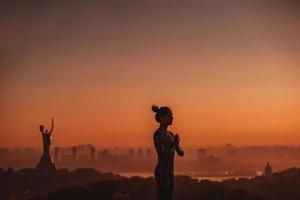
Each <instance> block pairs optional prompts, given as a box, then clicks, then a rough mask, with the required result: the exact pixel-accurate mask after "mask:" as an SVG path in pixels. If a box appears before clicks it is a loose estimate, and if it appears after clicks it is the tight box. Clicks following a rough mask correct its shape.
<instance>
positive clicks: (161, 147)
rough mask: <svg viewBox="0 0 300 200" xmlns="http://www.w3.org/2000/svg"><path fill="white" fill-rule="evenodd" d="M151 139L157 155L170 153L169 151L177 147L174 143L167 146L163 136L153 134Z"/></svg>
mask: <svg viewBox="0 0 300 200" xmlns="http://www.w3.org/2000/svg"><path fill="white" fill-rule="evenodd" d="M153 139H154V145H155V148H156V150H157V153H158V155H170V153H172V152H173V151H175V150H176V148H177V147H176V146H175V144H174V143H173V144H172V145H170V146H167V145H166V142H165V140H164V138H163V137H161V136H158V135H154V138H153Z"/></svg>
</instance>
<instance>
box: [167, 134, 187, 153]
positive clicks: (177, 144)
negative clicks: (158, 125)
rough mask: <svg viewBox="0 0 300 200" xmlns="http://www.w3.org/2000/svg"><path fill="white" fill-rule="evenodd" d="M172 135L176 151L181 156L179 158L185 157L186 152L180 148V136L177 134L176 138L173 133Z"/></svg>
mask: <svg viewBox="0 0 300 200" xmlns="http://www.w3.org/2000/svg"><path fill="white" fill-rule="evenodd" d="M170 133H171V135H172V136H173V137H174V140H175V141H174V146H175V147H176V148H175V150H176V153H177V154H178V155H179V156H181V157H183V156H184V151H183V149H182V148H181V147H180V146H179V141H180V137H179V135H178V134H176V135H175V136H174V134H173V133H172V132H170Z"/></svg>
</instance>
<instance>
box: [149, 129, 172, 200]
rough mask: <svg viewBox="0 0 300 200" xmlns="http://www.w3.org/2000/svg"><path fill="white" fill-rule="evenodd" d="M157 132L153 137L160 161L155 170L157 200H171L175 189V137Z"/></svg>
mask: <svg viewBox="0 0 300 200" xmlns="http://www.w3.org/2000/svg"><path fill="white" fill-rule="evenodd" d="M169 133H170V135H166V134H164V133H162V132H160V131H156V132H155V133H154V135H153V140H154V145H155V149H156V151H157V155H158V161H157V165H156V168H155V182H156V186H157V200H171V199H172V197H173V188H174V151H175V150H174V147H173V142H174V135H173V133H171V132H169Z"/></svg>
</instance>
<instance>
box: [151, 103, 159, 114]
mask: <svg viewBox="0 0 300 200" xmlns="http://www.w3.org/2000/svg"><path fill="white" fill-rule="evenodd" d="M152 111H153V112H155V113H158V111H159V107H158V106H156V105H153V106H152Z"/></svg>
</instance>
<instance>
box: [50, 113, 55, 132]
mask: <svg viewBox="0 0 300 200" xmlns="http://www.w3.org/2000/svg"><path fill="white" fill-rule="evenodd" d="M53 129H54V118H53V117H52V119H51V130H50V131H49V134H51V133H52V131H53Z"/></svg>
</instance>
